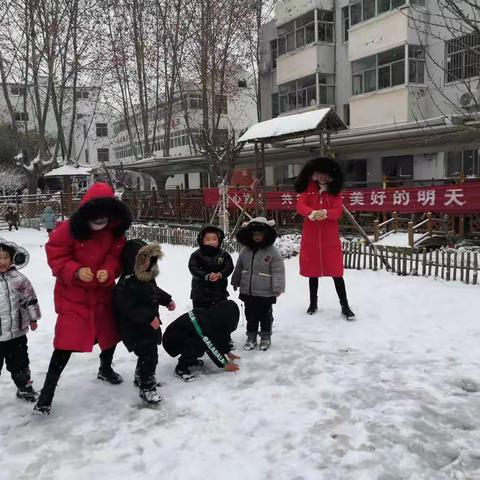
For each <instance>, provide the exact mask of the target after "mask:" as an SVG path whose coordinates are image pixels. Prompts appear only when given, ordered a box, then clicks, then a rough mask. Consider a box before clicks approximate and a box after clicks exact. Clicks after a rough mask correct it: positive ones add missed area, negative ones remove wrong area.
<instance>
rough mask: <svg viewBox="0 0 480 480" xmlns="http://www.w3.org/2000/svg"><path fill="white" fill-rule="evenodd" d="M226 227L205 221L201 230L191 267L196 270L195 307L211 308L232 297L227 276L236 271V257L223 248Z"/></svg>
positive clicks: (192, 271) (193, 272)
mask: <svg viewBox="0 0 480 480" xmlns="http://www.w3.org/2000/svg"><path fill="white" fill-rule="evenodd" d="M224 237H225V234H224V233H223V231H222V230H221V229H220V228H218V227H215V226H214V225H205V226H204V227H203V228H202V229H201V231H200V233H199V234H198V239H197V241H198V245H199V247H200V248H198V249H197V250H195V252H193V253H192V255H191V256H190V261H189V262H188V269H189V270H190V273H191V274H192V293H191V295H190V298H191V299H192V302H193V308H199V307H205V308H208V307H210V306H212V305H215V304H216V303H218V302H221V301H222V300H226V299H227V298H228V291H227V286H228V281H227V278H228V277H229V276H230V275H231V274H232V272H233V261H232V257H231V256H230V254H229V253H228V252H226V251H225V250H223V249H222V248H221V247H222V242H223V239H224Z"/></svg>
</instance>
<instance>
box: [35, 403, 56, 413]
mask: <svg viewBox="0 0 480 480" xmlns="http://www.w3.org/2000/svg"><path fill="white" fill-rule="evenodd" d="M51 410H52V405H51V404H50V405H39V404H38V402H37V403H36V405H35V406H34V407H33V412H34V413H37V414H40V415H50V411H51Z"/></svg>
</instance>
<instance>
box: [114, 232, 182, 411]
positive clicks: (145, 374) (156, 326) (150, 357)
mask: <svg viewBox="0 0 480 480" xmlns="http://www.w3.org/2000/svg"><path fill="white" fill-rule="evenodd" d="M162 256H163V254H162V250H161V248H160V245H157V244H156V243H151V244H147V243H145V242H144V241H143V240H138V239H136V240H128V241H127V243H126V244H125V248H124V249H123V252H122V276H121V277H120V280H119V282H118V284H117V285H116V286H115V288H114V291H113V307H114V312H115V317H116V319H117V322H118V328H119V331H120V336H121V338H122V341H123V343H124V344H125V347H127V350H128V351H129V352H132V351H133V352H134V353H135V355H137V357H138V361H137V367H136V369H135V380H134V383H135V385H137V386H139V387H140V397H141V398H142V399H143V400H145V401H146V402H148V403H159V402H160V401H161V400H162V397H161V396H160V395H159V394H158V392H157V381H156V379H155V369H156V367H157V363H158V348H157V345H160V343H161V341H162V331H161V329H160V325H161V322H160V316H159V313H158V307H159V305H163V306H165V307H167V308H168V309H169V310H175V303H174V302H173V301H172V297H171V295H169V294H168V293H166V292H164V291H163V290H162V289H161V288H158V286H157V283H156V282H155V277H156V276H157V275H158V273H159V270H158V264H157V262H158V260H159V259H161V258H162Z"/></svg>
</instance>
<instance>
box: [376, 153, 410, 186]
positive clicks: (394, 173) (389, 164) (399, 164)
mask: <svg viewBox="0 0 480 480" xmlns="http://www.w3.org/2000/svg"><path fill="white" fill-rule="evenodd" d="M382 169H383V175H384V176H386V177H387V178H388V179H389V180H404V179H406V180H408V179H412V178H413V155H403V156H399V157H383V158H382Z"/></svg>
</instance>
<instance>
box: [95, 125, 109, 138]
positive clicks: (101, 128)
mask: <svg viewBox="0 0 480 480" xmlns="http://www.w3.org/2000/svg"><path fill="white" fill-rule="evenodd" d="M99 132H100V133H99ZM95 133H96V135H97V138H105V137H108V123H104V122H102V123H96V124H95Z"/></svg>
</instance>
